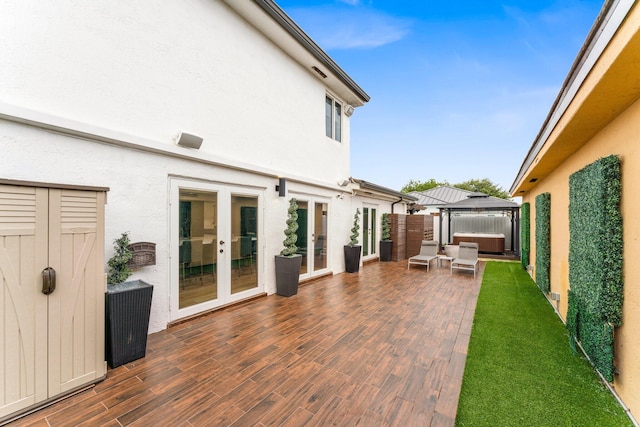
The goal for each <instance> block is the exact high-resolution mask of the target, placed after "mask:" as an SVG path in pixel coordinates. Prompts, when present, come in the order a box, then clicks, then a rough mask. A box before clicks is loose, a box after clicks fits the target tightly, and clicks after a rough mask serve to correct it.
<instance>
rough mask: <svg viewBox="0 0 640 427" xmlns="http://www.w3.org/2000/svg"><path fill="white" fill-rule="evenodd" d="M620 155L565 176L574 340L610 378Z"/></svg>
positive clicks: (619, 297) (618, 263)
mask: <svg viewBox="0 0 640 427" xmlns="http://www.w3.org/2000/svg"><path fill="white" fill-rule="evenodd" d="M620 177H621V175H620V160H619V159H618V157H617V156H608V157H605V158H602V159H600V160H598V161H596V162H594V163H592V164H590V165H589V166H587V167H585V168H584V169H582V170H580V171H578V172H576V173H574V174H573V175H571V176H570V178H569V239H570V240H569V283H570V286H571V292H570V294H569V301H568V302H569V312H568V315H567V328H568V329H569V333H570V336H571V339H572V340H577V341H580V343H581V344H582V347H583V348H584V350H585V352H586V353H587V355H588V356H589V358H590V359H591V361H592V362H593V364H594V365H595V367H596V368H597V369H598V370H599V371H600V373H601V374H602V375H603V376H604V377H605V378H606V379H607V380H608V381H613V373H614V366H613V332H614V327H615V326H620V325H621V324H622V302H623V278H622V216H621V214H620V187H621V185H620Z"/></svg>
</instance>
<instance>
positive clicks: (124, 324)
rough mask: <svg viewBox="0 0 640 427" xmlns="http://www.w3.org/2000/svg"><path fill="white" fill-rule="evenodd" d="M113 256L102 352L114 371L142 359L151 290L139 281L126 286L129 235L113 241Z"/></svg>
mask: <svg viewBox="0 0 640 427" xmlns="http://www.w3.org/2000/svg"><path fill="white" fill-rule="evenodd" d="M113 251H114V253H113V256H112V257H111V258H110V259H109V261H108V262H107V265H108V269H109V271H108V276H107V292H106V294H105V317H106V319H105V326H106V331H105V341H106V342H105V351H106V358H107V363H108V364H109V366H111V367H112V368H115V367H117V366H120V365H124V364H125V363H129V362H132V361H134V360H137V359H140V358H142V357H144V356H145V354H146V351H147V334H148V333H149V315H150V313H151V298H152V295H153V286H152V285H150V284H148V283H145V282H143V281H142V280H134V281H130V282H127V281H126V280H127V279H128V278H129V276H130V275H131V269H130V268H129V262H130V261H131V259H132V257H133V254H132V253H131V250H130V249H129V234H128V233H122V235H121V236H120V237H119V238H117V239H115V240H114V246H113Z"/></svg>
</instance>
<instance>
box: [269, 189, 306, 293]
mask: <svg viewBox="0 0 640 427" xmlns="http://www.w3.org/2000/svg"><path fill="white" fill-rule="evenodd" d="M287 214H288V218H287V228H285V230H284V235H285V239H284V241H283V242H282V244H283V245H284V249H282V251H280V255H276V256H275V257H276V293H277V294H278V295H282V296H285V297H290V296H292V295H295V294H297V293H298V282H299V280H300V266H301V265H302V255H300V254H299V253H298V247H297V246H296V241H297V240H298V235H297V234H296V231H297V230H298V204H297V202H296V199H291V200H289V209H288V210H287Z"/></svg>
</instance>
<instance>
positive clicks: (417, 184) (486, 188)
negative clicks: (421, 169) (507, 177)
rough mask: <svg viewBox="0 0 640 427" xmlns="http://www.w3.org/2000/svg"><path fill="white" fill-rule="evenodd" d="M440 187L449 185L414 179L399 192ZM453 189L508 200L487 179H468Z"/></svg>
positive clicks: (506, 195) (433, 180)
mask: <svg viewBox="0 0 640 427" xmlns="http://www.w3.org/2000/svg"><path fill="white" fill-rule="evenodd" d="M442 185H451V184H449V183H448V182H447V181H442V182H438V181H436V180H435V179H433V178H431V179H429V180H427V181H417V180H415V179H411V180H409V182H408V183H407V185H405V186H404V187H402V189H401V190H400V191H401V192H403V193H410V192H412V191H426V190H431V189H432V188H436V187H439V186H442ZM453 187H456V188H460V189H461V190H467V191H473V192H479V193H484V194H488V195H489V196H494V197H499V198H501V199H507V200H508V199H509V198H510V197H509V193H508V192H507V191H505V190H504V189H503V188H502V187H500V186H499V185H496V184H494V183H493V182H491V180H490V179H488V178H483V179H470V180H468V181H465V182H461V183H459V184H453Z"/></svg>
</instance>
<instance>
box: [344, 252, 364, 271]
mask: <svg viewBox="0 0 640 427" xmlns="http://www.w3.org/2000/svg"><path fill="white" fill-rule="evenodd" d="M361 249H362V246H349V245H345V247H344V269H345V271H346V272H347V273H357V272H358V271H359V270H360V250H361Z"/></svg>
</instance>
